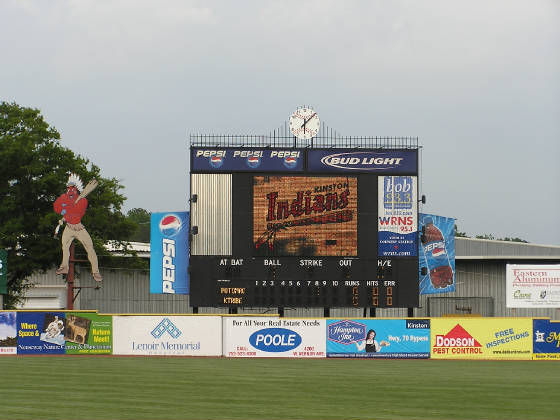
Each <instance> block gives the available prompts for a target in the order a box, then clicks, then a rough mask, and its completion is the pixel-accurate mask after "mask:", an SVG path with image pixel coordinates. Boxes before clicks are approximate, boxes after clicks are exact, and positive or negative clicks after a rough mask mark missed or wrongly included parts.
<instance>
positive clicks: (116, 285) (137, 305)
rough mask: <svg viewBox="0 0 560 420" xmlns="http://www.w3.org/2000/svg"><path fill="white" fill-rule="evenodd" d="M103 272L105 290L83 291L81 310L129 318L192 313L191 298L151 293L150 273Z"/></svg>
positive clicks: (122, 270) (131, 271)
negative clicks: (127, 316) (123, 314)
mask: <svg viewBox="0 0 560 420" xmlns="http://www.w3.org/2000/svg"><path fill="white" fill-rule="evenodd" d="M100 271H101V274H102V275H103V285H102V287H101V288H100V289H98V290H96V289H82V292H81V301H80V306H79V309H82V310H85V309H94V310H98V311H99V312H100V313H125V314H126V313H157V314H162V313H192V308H191V307H190V306H189V296H188V295H174V294H154V293H150V272H149V270H126V269H119V270H115V269H103V268H101V269H100ZM77 309H78V308H77Z"/></svg>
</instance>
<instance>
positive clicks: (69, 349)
mask: <svg viewBox="0 0 560 420" xmlns="http://www.w3.org/2000/svg"><path fill="white" fill-rule="evenodd" d="M64 339H65V340H66V354H111V353H112V352H113V320H112V317H111V316H110V315H98V314H97V313H85V312H68V313H66V327H65V329H64Z"/></svg>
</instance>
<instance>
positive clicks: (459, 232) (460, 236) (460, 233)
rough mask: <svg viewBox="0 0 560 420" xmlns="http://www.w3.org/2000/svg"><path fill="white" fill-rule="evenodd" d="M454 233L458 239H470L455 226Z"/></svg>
mask: <svg viewBox="0 0 560 420" xmlns="http://www.w3.org/2000/svg"><path fill="white" fill-rule="evenodd" d="M454 231H455V237H457V238H468V235H467V233H466V232H461V231H459V229H458V228H457V225H455V226H454Z"/></svg>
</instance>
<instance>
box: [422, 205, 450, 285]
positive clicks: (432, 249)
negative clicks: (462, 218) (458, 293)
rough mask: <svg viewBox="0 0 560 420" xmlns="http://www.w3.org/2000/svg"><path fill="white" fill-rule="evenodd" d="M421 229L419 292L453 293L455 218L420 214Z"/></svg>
mask: <svg viewBox="0 0 560 420" xmlns="http://www.w3.org/2000/svg"><path fill="white" fill-rule="evenodd" d="M418 230H419V231H420V232H421V238H422V240H421V241H420V245H419V247H418V248H419V249H418V255H419V260H418V268H419V270H420V271H419V277H420V294H421V295H427V294H433V293H447V292H454V291H455V219H453V218H450V217H442V216H435V215H433V214H423V213H420V214H419V216H418ZM423 267H425V268H426V274H425V275H422V268H423Z"/></svg>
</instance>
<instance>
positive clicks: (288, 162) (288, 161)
mask: <svg viewBox="0 0 560 420" xmlns="http://www.w3.org/2000/svg"><path fill="white" fill-rule="evenodd" d="M296 165H297V158H295V157H293V156H288V157H286V158H284V166H285V167H286V168H288V169H293V168H295V167H296Z"/></svg>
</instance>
